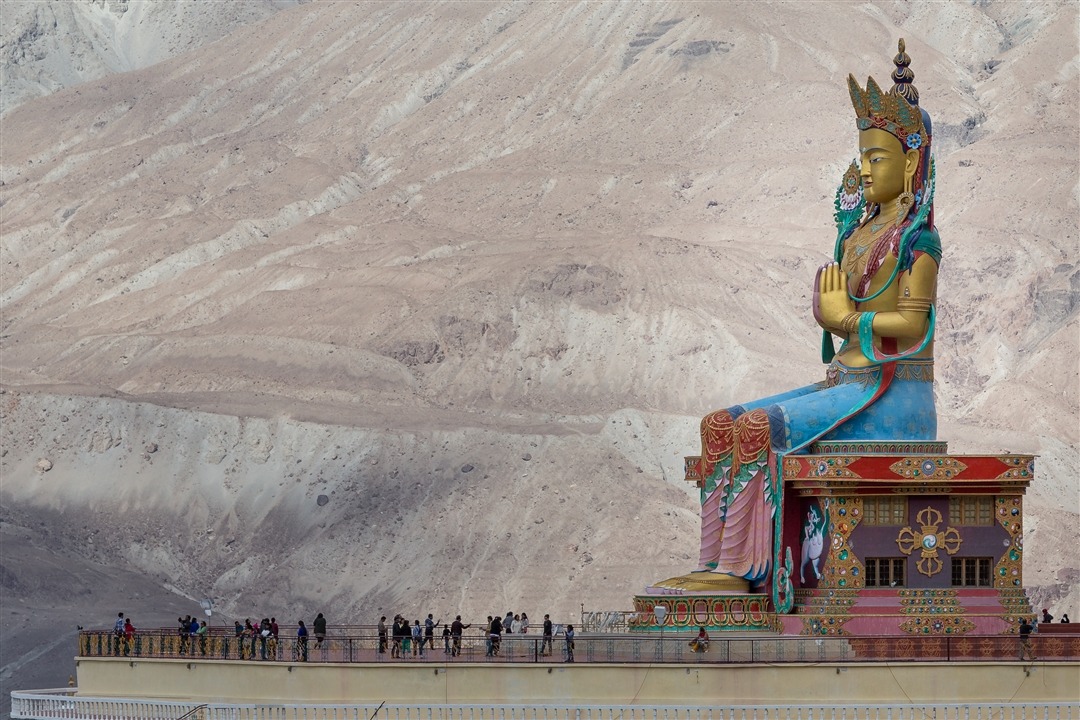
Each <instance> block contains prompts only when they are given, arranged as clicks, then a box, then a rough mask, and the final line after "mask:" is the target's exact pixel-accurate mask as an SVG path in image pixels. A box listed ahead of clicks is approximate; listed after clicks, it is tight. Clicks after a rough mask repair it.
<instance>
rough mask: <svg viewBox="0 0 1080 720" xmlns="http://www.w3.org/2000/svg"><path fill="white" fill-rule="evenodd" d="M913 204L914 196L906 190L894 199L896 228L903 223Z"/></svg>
mask: <svg viewBox="0 0 1080 720" xmlns="http://www.w3.org/2000/svg"><path fill="white" fill-rule="evenodd" d="M914 204H915V196H914V195H912V194H911V193H909V192H907V191H906V190H905V191H904V192H902V193H900V195H899V196H898V197H897V198H896V227H900V225H901V224H902V223H903V222H904V220H905V219H906V218H907V215H908V212H909V211H910V210H911V206H912V205H914Z"/></svg>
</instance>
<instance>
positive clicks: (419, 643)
mask: <svg viewBox="0 0 1080 720" xmlns="http://www.w3.org/2000/svg"><path fill="white" fill-rule="evenodd" d="M412 646H413V647H412V654H413V657H416V656H417V655H420V657H424V629H423V628H422V627H420V621H419V620H414V621H413V627H412Z"/></svg>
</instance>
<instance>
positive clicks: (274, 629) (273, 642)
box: [270, 617, 281, 660]
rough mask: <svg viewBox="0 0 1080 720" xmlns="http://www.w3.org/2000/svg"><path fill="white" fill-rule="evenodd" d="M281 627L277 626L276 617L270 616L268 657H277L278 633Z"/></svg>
mask: <svg viewBox="0 0 1080 720" xmlns="http://www.w3.org/2000/svg"><path fill="white" fill-rule="evenodd" d="M280 631H281V628H279V627H278V624H277V618H276V617H272V618H270V657H272V658H273V659H274V660H277V659H278V633H279V632H280Z"/></svg>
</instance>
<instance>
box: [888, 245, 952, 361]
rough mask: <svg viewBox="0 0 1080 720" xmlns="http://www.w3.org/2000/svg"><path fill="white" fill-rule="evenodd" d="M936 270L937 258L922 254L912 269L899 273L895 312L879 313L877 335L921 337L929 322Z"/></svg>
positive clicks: (907, 337)
mask: <svg viewBox="0 0 1080 720" xmlns="http://www.w3.org/2000/svg"><path fill="white" fill-rule="evenodd" d="M937 273H938V265H937V262H935V261H934V258H933V257H931V256H930V255H929V254H926V253H920V254H919V256H918V258H916V260H915V263H914V264H913V265H912V266H911V270H910V271H909V272H906V273H903V274H902V275H901V276H900V286H899V288H898V291H899V292H898V296H897V299H896V311H895V312H879V313H877V314H876V315H875V316H874V335H877V336H879V337H895V338H904V339H909V340H918V339H920V338H922V337H923V336H924V335H925V334H926V326H927V323H928V322H929V321H930V316H929V311H930V306H931V304H932V303H933V302H934V291H935V289H936V287H937Z"/></svg>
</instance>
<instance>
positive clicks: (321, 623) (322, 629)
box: [311, 613, 326, 650]
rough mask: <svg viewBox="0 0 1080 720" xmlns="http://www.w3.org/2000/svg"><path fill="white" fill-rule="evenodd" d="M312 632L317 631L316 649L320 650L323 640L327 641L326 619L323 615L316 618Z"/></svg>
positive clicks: (320, 614)
mask: <svg viewBox="0 0 1080 720" xmlns="http://www.w3.org/2000/svg"><path fill="white" fill-rule="evenodd" d="M311 629H312V630H314V631H315V649H316V650H318V649H319V648H321V647H322V644H323V640H325V639H326V618H324V617H323V614H322V613H319V614H318V615H316V616H315V622H313V623H312V628H311Z"/></svg>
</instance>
